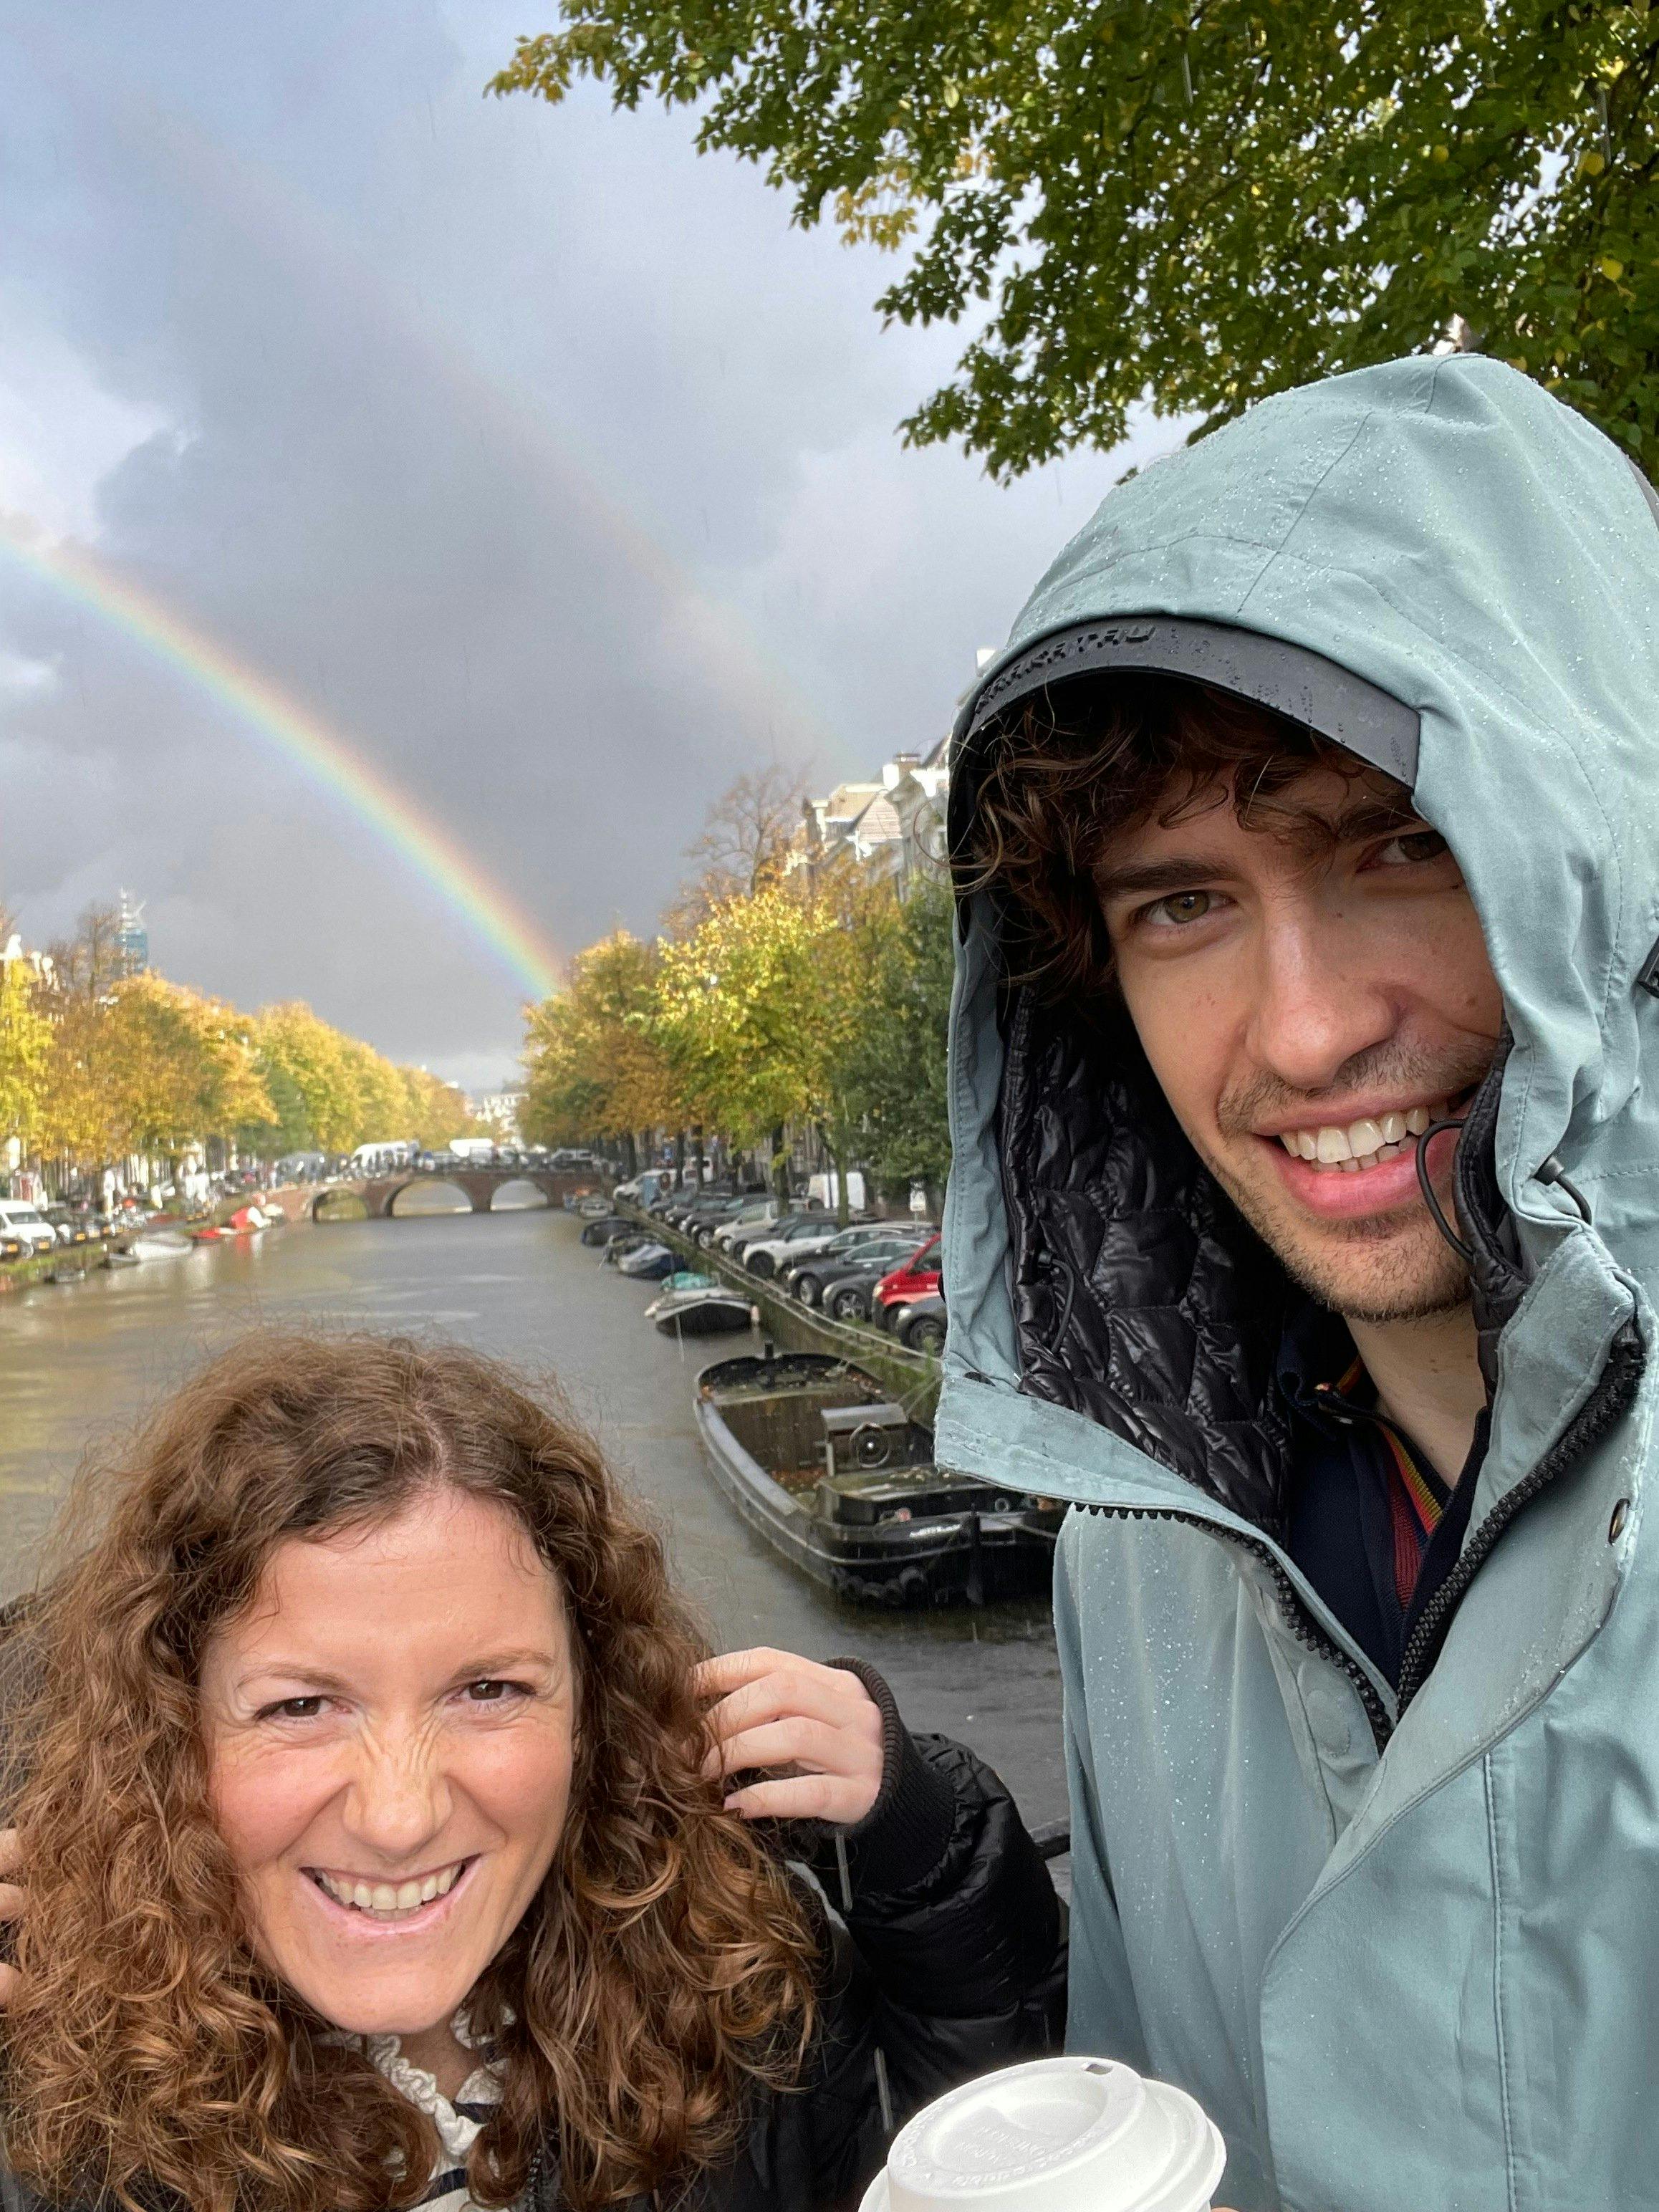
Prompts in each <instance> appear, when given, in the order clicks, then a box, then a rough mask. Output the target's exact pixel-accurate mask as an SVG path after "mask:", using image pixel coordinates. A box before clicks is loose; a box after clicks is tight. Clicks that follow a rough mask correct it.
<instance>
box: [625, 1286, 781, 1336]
mask: <svg viewBox="0 0 1659 2212" xmlns="http://www.w3.org/2000/svg"><path fill="white" fill-rule="evenodd" d="M645 1317H646V1319H647V1321H648V1322H653V1323H654V1325H655V1326H656V1328H659V1330H660V1331H661V1332H662V1334H663V1335H665V1336H677V1337H680V1338H682V1339H683V1338H685V1337H688V1336H731V1335H735V1334H736V1333H737V1332H738V1330H739V1329H745V1328H753V1327H754V1324H755V1318H756V1316H755V1309H754V1308H753V1307H752V1306H751V1305H750V1303H749V1301H748V1299H747V1298H745V1297H739V1296H738V1293H737V1292H736V1291H728V1290H726V1288H725V1287H724V1286H723V1285H720V1284H719V1283H710V1284H708V1285H707V1286H706V1287H698V1288H695V1289H689V1290H680V1291H665V1292H664V1293H663V1295H662V1297H659V1298H653V1300H652V1301H651V1304H649V1305H648V1306H647V1308H646V1310H645Z"/></svg>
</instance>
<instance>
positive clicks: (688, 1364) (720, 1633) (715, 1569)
mask: <svg viewBox="0 0 1659 2212" xmlns="http://www.w3.org/2000/svg"><path fill="white" fill-rule="evenodd" d="M410 1195H411V1197H412V1196H414V1195H415V1194H412V1193H411V1194H410ZM425 1195H426V1194H424V1193H423V1194H422V1196H425ZM430 1198H431V1201H432V1202H434V1203H441V1198H440V1194H439V1193H438V1192H436V1191H434V1192H432V1193H431V1194H430ZM653 1292H654V1286H653V1285H644V1284H639V1283H634V1282H630V1281H629V1280H627V1279H625V1278H624V1277H622V1276H620V1275H618V1274H617V1273H616V1271H615V1270H614V1269H613V1268H608V1267H604V1266H602V1265H601V1264H600V1263H599V1259H598V1255H595V1254H594V1253H592V1252H591V1251H587V1250H585V1249H583V1247H582V1245H581V1243H580V1225H579V1223H577V1222H576V1221H575V1220H574V1218H572V1217H570V1216H569V1215H568V1214H565V1213H563V1212H551V1211H547V1210H542V1209H535V1210H526V1211H524V1212H496V1213H490V1214H471V1213H468V1214H457V1215H453V1216H443V1217H441V1216H437V1215H432V1216H428V1217H427V1218H403V1219H398V1220H392V1221H347V1222H338V1223H331V1224H327V1225H318V1226H313V1225H310V1224H295V1225H292V1226H289V1227H288V1228H284V1229H278V1230H273V1231H267V1232H266V1233H265V1234H264V1235H263V1236H258V1237H239V1238H238V1239H236V1240H235V1241H234V1243H231V1242H228V1243H218V1244H210V1245H203V1246H198V1247H197V1248H196V1249H193V1250H192V1251H191V1253H190V1254H189V1255H188V1256H186V1257H184V1258H179V1259H174V1260H153V1261H146V1262H144V1263H143V1265H142V1266H140V1267H131V1268H125V1269H122V1270H119V1271H118V1272H113V1273H106V1272H101V1271H94V1272H93V1273H89V1274H88V1276H87V1278H86V1279H85V1281H84V1282H81V1283H74V1284H66V1285H52V1284H48V1285H40V1286H39V1287H38V1288H35V1289H33V1290H30V1291H24V1292H21V1293H19V1294H18V1295H17V1296H15V1297H9V1298H6V1299H4V1300H3V1301H0V1598H5V1597H9V1596H12V1595H15V1594H16V1592H18V1591H19V1590H21V1589H25V1588H26V1587H27V1586H28V1584H29V1583H31V1582H32V1580H33V1577H34V1575H35V1572H36V1568H37V1563H38V1561H39V1559H40V1556H41V1547H42V1543H43V1540H44V1538H45V1537H46V1534H47V1532H48V1531H49V1529H50V1528H51V1525H52V1520H53V1517H54V1514H55V1510H56V1507H57V1504H58V1500H59V1498H61V1496H62V1494H63V1492H64V1486H65V1484H66V1482H67V1480H68V1478H69V1476H70V1474H71V1473H72V1471H73V1469H74V1468H75V1465H76V1462H77V1460H78V1459H79V1458H80V1456H81V1455H82V1453H83V1452H84V1451H85V1450H87V1449H88V1448H92V1449H99V1448H100V1447H103V1446H106V1445H107V1443H109V1442H110V1441H111V1440H112V1438H114V1437H118V1435H119V1433H120V1432H121V1431H122V1430H123V1429H124V1428H125V1426H126V1425H129V1424H130V1423H131V1421H132V1420H133V1419H134V1418H135V1417H136V1416H137V1415H139V1414H141V1413H143V1411H144V1410H145V1409H146V1408H147V1407H150V1406H152V1405H153V1404H154V1403H155V1401H156V1400H157V1399H158V1398H160V1397H161V1395H164V1394H165V1393H166V1392H167V1390H168V1389H171V1388H172V1387H173V1385H174V1384H175V1383H177V1382H178V1381H179V1379H180V1378H181V1377H182V1376H184V1375H185V1374H186V1373H187V1372H188V1371H189V1370H190V1369H191V1366H192V1365H193V1364H195V1363H196V1362H197V1361H198V1360H199V1359H201V1358H203V1357H204V1356H205V1355H206V1354H208V1353H210V1352H214V1351H216V1350H218V1349H219V1348H221V1347H222V1346H224V1345H226V1344H228V1343H229V1342H230V1341H232V1340H234V1338H235V1337H236V1336H237V1335H238V1334H240V1332H241V1331H243V1330H245V1329H248V1328H257V1327H258V1326H259V1325H260V1324H261V1323H262V1322H270V1323H277V1324H282V1325H287V1326H293V1325H296V1324H303V1323H308V1322H318V1323H321V1324H323V1325H325V1326H327V1325H332V1326H337V1327H338V1326H348V1325H349V1326H356V1327H362V1328H374V1329H384V1330H387V1331H394V1330H395V1331H406V1332H409V1333H411V1334H416V1335H435V1336H454V1337H459V1338H462V1339H464V1340H465V1341H467V1342H468V1343H470V1344H472V1345H475V1346H477V1347H478V1348H479V1349H480V1350H481V1351H484V1352H491V1353H494V1354H495V1355H497V1356H498V1357H500V1358H506V1359H508V1360H511V1361H513V1362H514V1363H515V1364H518V1365H520V1366H521V1367H523V1368H525V1369H526V1370H528V1371H530V1372H531V1373H532V1375H541V1376H554V1377H556V1379H557V1380H558V1382H559V1383H561V1384H562V1386H563V1388H564V1389H565V1390H566V1392H567V1393H568V1395H569V1397H570V1399H571V1400H572V1401H573V1402H574V1407H575V1408H576V1410H577V1412H578V1413H580V1415H581V1416H582V1417H583V1418H584V1419H586V1421H587V1423H588V1424H589V1425H590V1426H591V1427H592V1428H593V1429H594V1430H595V1431H597V1432H598V1434H599V1437H600V1440H601V1442H602V1443H603V1444H604V1445H605V1449H607V1451H608V1453H609V1455H610V1456H611V1461H612V1463H613V1464H614V1465H615V1466H616V1467H617V1468H619V1469H620V1470H622V1471H623V1473H624V1474H625V1475H626V1477H627V1479H628V1480H629V1482H630V1483H631V1485H632V1486H633V1488H634V1490H635V1492H636V1494H637V1495H638V1496H639V1497H640V1498H641V1499H642V1500H643V1501H644V1503H645V1504H646V1505H647V1508H648V1510H650V1511H651V1512H652V1514H653V1516H654V1517H655V1519H656V1521H657V1523H658V1525H659V1528H661V1529H662V1531H663V1534H664V1535H665V1539H666V1541H667V1544H668V1547H669V1550H670V1553H671V1557H672V1559H673V1562H674V1565H675V1569H676V1571H677V1573H678V1577H679V1580H680V1583H681V1586H682V1588H683V1589H684V1590H685V1591H686V1592H687V1593H688V1594H689V1595H690V1598H691V1600H692V1601H693V1603H694V1604H695V1605H696V1607H697V1608H698V1609H699V1611H700V1613H701V1614H702V1619H703V1620H704V1622H705V1624H706V1626H707V1628H708V1633H709V1636H710V1638H711V1639H712V1641H713V1642H714V1644H715V1645H716V1647H717V1648H719V1649H722V1650H732V1649H735V1648H737V1647H738V1646H741V1645H744V1644H775V1645H778V1646H781V1647H782V1648H785V1649H788V1650H797V1651H801V1652H805V1653H806V1654H807V1655H808V1656H811V1657H813V1658H819V1659H827V1658H829V1657H830V1656H835V1655H838V1654H850V1655H854V1656H858V1657H860V1658H864V1659H867V1660H869V1661H870V1662H872V1664H873V1665H875V1666H877V1667H878V1668H880V1669H881V1671H882V1672H883V1673H884V1674H885V1675H886V1677H887V1679H888V1680H889V1681H890V1683H891V1684H892V1686H893V1688H894V1691H895V1692H896V1696H897V1698H898V1700H899V1705H900V1709H901V1711H902V1712H903V1714H904V1716H905V1717H906V1719H907V1720H908V1722H909V1723H910V1724H911V1725H912V1727H914V1728H917V1729H938V1730H940V1731H942V1732H944V1733H945V1734H947V1735H955V1736H957V1737H959V1738H960V1739H961V1740H963V1741H966V1742H969V1743H971V1744H972V1745H973V1746H974V1747H975V1749H976V1750H977V1751H979V1752H980V1753H981V1755H982V1756H984V1757H985V1758H987V1759H989V1760H990V1761H991V1763H992V1765H994V1766H995V1767H996V1768H997V1770H998V1771H999V1772H1000V1773H1001V1774H1002V1776H1003V1778H1005V1780H1006V1782H1007V1784H1008V1785H1009V1787H1010V1788H1011V1789H1012V1790H1013V1792H1014V1794H1015V1795H1016V1796H1017V1797H1018V1800H1019V1802H1020V1804H1021V1806H1022V1807H1023V1808H1024V1812H1025V1815H1026V1818H1027V1819H1028V1820H1032V1821H1038V1820H1054V1819H1058V1818H1059V1817H1060V1815H1061V1814H1063V1813H1064V1812H1065V1810H1066V1787H1065V1778H1064V1774H1063V1771H1062V1765H1061V1753H1060V1684H1059V1674H1058V1669H1057V1666H1056V1662H1055V1657H1054V1636H1053V1631H1052V1627H1051V1626H1050V1621H1049V1617H1048V1607H1047V1604H1046V1603H1045V1602H1043V1601H1036V1600H1028V1601H1021V1602H1016V1603H1009V1604H1002V1605H996V1606H987V1607H983V1608H981V1609H978V1610H969V1609H967V1608H963V1609H959V1610H951V1611H941V1612H937V1613H886V1612H878V1611H875V1610H872V1609H871V1608H868V1607H855V1606H853V1605H850V1604H847V1603H845V1602H842V1601H839V1600H836V1599H835V1598H832V1597H831V1596H830V1595H829V1594H828V1593H827V1592H824V1591H822V1590H820V1589H818V1587H817V1584H816V1583H811V1582H809V1581H807V1580H806V1578H805V1577H803V1576H801V1575H799V1574H798V1573H796V1572H795V1571H793V1569H791V1568H789V1567H787V1566H786V1565H784V1563H783V1562H782V1560H781V1559H778V1558H777V1557H776V1555H775V1553H773V1552H771V1551H770V1550H769V1547H767V1546H766V1545H765V1544H764V1543H763V1542H762V1541H761V1539H760V1538H759V1537H758V1536H757V1535H756V1534H754V1533H753V1531H752V1530H750V1528H749V1526H748V1524H747V1523H746V1522H744V1521H743V1520H742V1519H741V1518H740V1517H739V1516H738V1513H737V1512H736V1511H735V1510H734V1509H733V1508H732V1507H731V1506H729V1505H728V1504H726V1501H725V1499H724V1498H722V1497H721V1496H720V1493H719V1492H718V1491H716V1490H715V1488H714V1485H713V1483H712V1481H711V1480H710V1478H709V1477H708V1474H707V1473H706V1472H705V1471H704V1468H703V1465H702V1456H701V1454H700V1451H699V1449H698V1445H697V1441H696V1428H695V1426H694V1425H693V1421H692V1416H691V1392H692V1384H693V1381H694V1378H695V1376H696V1370H697V1367H698V1366H699V1365H700V1364H702V1363H703V1362H705V1361H707V1360H708V1359H712V1358H719V1357H721V1356H722V1354H723V1353H725V1352H738V1351H740V1350H742V1349H744V1343H745V1340H744V1339H743V1338H741V1337H736V1338H732V1337H727V1338H724V1339H720V1340H715V1341H714V1342H712V1343H707V1344H705V1345H704V1346H696V1345H688V1346H686V1347H685V1350H684V1357H682V1356H681V1353H680V1352H679V1351H678V1349H677V1347H676V1346H674V1345H673V1344H672V1343H670V1342H667V1341H665V1340H664V1339H662V1338H661V1337H659V1336H658V1334H656V1332H655V1330H654V1329H653V1328H651V1327H650V1326H649V1324H648V1323H647V1322H645V1321H643V1320H642V1319H641V1312H642V1310H643V1308H644V1307H645V1306H646V1305H647V1304H648V1303H649V1301H650V1299H651V1297H652V1296H653Z"/></svg>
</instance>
